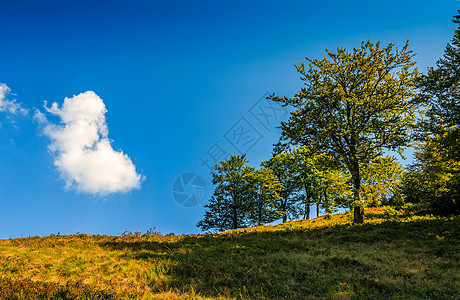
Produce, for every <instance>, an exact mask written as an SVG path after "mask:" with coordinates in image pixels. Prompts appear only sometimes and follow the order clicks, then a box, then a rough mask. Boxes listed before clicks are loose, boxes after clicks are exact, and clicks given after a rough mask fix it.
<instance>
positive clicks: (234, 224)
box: [232, 205, 238, 229]
mask: <svg viewBox="0 0 460 300" xmlns="http://www.w3.org/2000/svg"><path fill="white" fill-rule="evenodd" d="M232 209H233V229H238V215H237V211H236V205H233V207H232Z"/></svg>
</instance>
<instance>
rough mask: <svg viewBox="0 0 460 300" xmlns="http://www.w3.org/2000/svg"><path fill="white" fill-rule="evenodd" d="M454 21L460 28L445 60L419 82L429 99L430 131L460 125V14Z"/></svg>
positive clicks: (427, 127)
mask: <svg viewBox="0 0 460 300" xmlns="http://www.w3.org/2000/svg"><path fill="white" fill-rule="evenodd" d="M459 13H460V10H459ZM453 22H454V23H455V24H458V25H459V27H458V28H457V29H456V30H455V32H454V37H453V39H452V43H451V44H447V46H446V49H445V50H444V56H443V58H441V59H439V60H438V61H437V62H436V68H432V67H431V68H428V73H427V74H426V75H421V76H420V77H419V79H418V84H417V86H418V87H419V89H420V93H421V96H422V97H424V98H425V99H428V100H429V103H428V104H429V110H428V112H427V115H428V117H429V120H428V126H426V127H424V129H428V131H429V132H436V131H437V130H438V129H440V128H441V129H442V130H444V129H446V128H447V129H448V128H451V127H452V126H459V125H460V103H459V100H460V15H456V16H454V19H453ZM425 125H427V124H425Z"/></svg>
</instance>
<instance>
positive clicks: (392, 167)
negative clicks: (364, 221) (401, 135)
mask: <svg viewBox="0 0 460 300" xmlns="http://www.w3.org/2000/svg"><path fill="white" fill-rule="evenodd" d="M403 171H404V169H403V167H402V166H401V164H400V163H399V162H398V161H397V160H396V159H395V158H394V157H392V156H390V155H387V156H379V157H377V158H375V159H374V160H373V161H372V162H371V163H369V164H367V165H366V166H365V167H364V168H363V172H362V173H363V184H362V191H363V198H364V199H363V200H364V205H365V206H366V207H369V206H371V207H378V206H381V205H382V204H385V203H389V202H390V200H391V198H393V197H399V196H400V195H399V186H400V184H401V179H402V174H403Z"/></svg>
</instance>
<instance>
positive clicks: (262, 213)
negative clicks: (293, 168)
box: [247, 168, 283, 226]
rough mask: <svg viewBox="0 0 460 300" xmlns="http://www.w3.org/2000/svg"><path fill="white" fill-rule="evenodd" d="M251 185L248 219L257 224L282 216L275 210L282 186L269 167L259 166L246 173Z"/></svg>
mask: <svg viewBox="0 0 460 300" xmlns="http://www.w3.org/2000/svg"><path fill="white" fill-rule="evenodd" d="M247 180H248V182H249V183H250V185H251V187H252V193H251V197H250V199H251V200H250V203H249V211H248V219H249V220H250V221H251V222H252V223H253V224H256V225H257V226H260V225H263V224H267V223H270V222H273V221H275V220H277V219H279V218H281V217H282V216H283V213H282V212H280V211H278V210H277V205H276V204H277V203H278V201H279V200H280V198H281V197H280V195H279V194H280V192H281V191H282V188H283V186H282V185H281V182H279V181H278V179H277V178H276V176H275V174H274V173H273V171H272V170H271V169H268V168H260V169H258V170H256V171H255V172H254V173H250V174H248V175H247Z"/></svg>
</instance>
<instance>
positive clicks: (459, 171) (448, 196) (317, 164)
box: [197, 11, 460, 231]
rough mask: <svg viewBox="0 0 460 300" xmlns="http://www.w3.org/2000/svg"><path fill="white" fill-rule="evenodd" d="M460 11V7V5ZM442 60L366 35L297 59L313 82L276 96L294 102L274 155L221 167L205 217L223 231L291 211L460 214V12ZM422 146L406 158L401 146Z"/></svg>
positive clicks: (304, 214)
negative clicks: (422, 65) (423, 59)
mask: <svg viewBox="0 0 460 300" xmlns="http://www.w3.org/2000/svg"><path fill="white" fill-rule="evenodd" d="M459 13H460V11H459ZM453 22H454V23H455V24H457V25H458V28H457V30H455V33H454V37H453V39H452V41H451V43H450V44H448V45H447V47H446V49H445V52H444V55H443V57H442V58H440V59H439V60H438V61H437V63H436V66H435V67H430V68H428V70H427V72H426V74H423V73H420V72H419V71H418V69H417V67H416V62H415V61H414V56H415V54H414V52H413V51H412V50H409V42H406V43H405V45H404V46H403V47H402V48H398V47H396V46H395V45H394V44H392V43H389V44H388V45H386V46H385V47H382V46H381V44H380V42H377V43H372V42H370V41H367V42H364V41H363V42H362V43H361V45H360V47H358V48H354V49H353V50H352V51H348V50H347V49H345V48H341V47H338V48H337V50H336V51H335V52H333V51H330V50H328V49H326V56H325V57H324V58H322V59H311V58H308V57H306V60H307V62H306V63H303V62H301V63H300V64H299V65H296V66H295V67H296V69H297V71H298V72H299V73H300V79H301V80H302V81H303V83H304V85H303V87H302V88H301V89H300V91H298V92H297V93H296V94H295V95H294V97H292V98H289V97H281V96H278V95H276V94H271V95H269V96H268V97H267V100H268V101H275V102H280V103H282V104H283V105H284V106H289V107H290V108H292V112H291V113H290V116H289V119H288V120H287V121H283V122H281V126H280V128H281V136H280V139H279V142H278V143H277V144H275V145H274V149H273V152H272V156H271V157H270V158H269V159H268V160H266V161H262V162H261V164H260V168H254V167H250V166H249V164H248V160H247V158H246V155H245V154H243V155H233V156H231V157H230V158H228V159H227V160H224V161H221V162H220V163H219V164H217V165H216V166H215V167H214V172H213V184H214V185H215V186H216V188H215V191H214V193H213V195H212V197H211V199H210V200H209V203H208V204H207V205H206V206H205V207H206V212H205V215H204V218H203V219H202V220H201V221H200V222H199V223H198V224H197V226H198V227H200V228H201V229H203V230H217V231H224V230H228V229H237V228H244V227H248V226H253V225H262V224H267V223H271V222H273V221H275V220H279V219H282V220H283V222H286V221H287V220H288V219H290V220H292V219H298V218H305V219H308V218H309V217H310V209H311V207H312V205H313V204H316V205H315V206H316V209H317V215H319V208H320V207H321V208H322V209H323V210H324V211H325V212H326V213H333V212H334V211H336V210H337V209H339V208H348V209H350V210H353V216H354V223H363V221H364V208H365V207H370V206H380V205H392V206H395V207H397V208H404V209H406V210H412V211H413V212H415V213H435V214H460V204H459V201H460V197H459V187H460V130H459V124H460V123H459V122H460V103H459V99H460V15H457V16H455V17H454V19H453ZM406 147H414V148H415V160H414V163H413V164H412V165H410V166H408V167H406V168H403V166H402V165H401V164H400V163H399V162H398V161H397V159H396V158H395V157H394V156H391V155H385V153H389V152H388V151H392V152H391V153H399V154H400V155H401V156H402V153H403V151H404V149H405V148H406Z"/></svg>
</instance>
